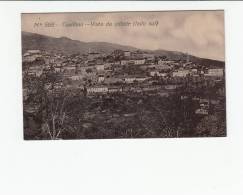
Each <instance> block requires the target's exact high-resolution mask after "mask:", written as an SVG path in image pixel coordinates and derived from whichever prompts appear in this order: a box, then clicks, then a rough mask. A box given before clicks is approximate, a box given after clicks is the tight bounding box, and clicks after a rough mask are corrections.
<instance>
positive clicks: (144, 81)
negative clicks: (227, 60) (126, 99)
mask: <svg viewBox="0 0 243 195" xmlns="http://www.w3.org/2000/svg"><path fill="white" fill-rule="evenodd" d="M47 73H55V74H56V75H58V76H59V77H60V78H61V80H62V81H61V83H62V84H61V85H60V84H59V85H58V86H56V87H57V88H62V87H64V86H65V85H64V81H65V80H67V81H69V82H65V83H69V84H68V85H67V84H66V86H65V87H67V86H72V85H73V86H79V87H80V86H82V87H83V88H84V87H85V88H86V89H87V93H88V94H89V93H107V92H117V91H119V90H120V89H121V86H124V85H127V86H129V85H133V84H139V85H140V86H142V85H150V87H151V88H152V84H151V83H152V82H151V81H156V80H158V79H160V78H161V79H165V80H166V79H168V80H176V79H178V78H179V79H180V78H181V79H183V78H187V77H189V76H190V77H195V78H196V77H207V78H217V79H220V78H221V79H222V78H223V76H224V69H223V68H217V69H216V68H215V69H207V68H205V67H203V66H202V65H199V64H195V63H193V62H190V60H188V59H187V60H185V61H178V60H177V61H175V60H168V59H166V58H165V57H164V56H159V55H154V54H152V53H148V52H144V51H139V50H138V51H122V50H115V51H113V52H112V53H110V54H109V55H107V54H103V53H98V52H90V51H89V52H87V53H86V54H72V55H64V54H61V53H50V52H46V51H40V50H28V51H26V52H25V53H24V54H23V74H24V76H27V77H28V76H30V77H41V76H42V75H44V74H47ZM70 83H71V84H70ZM77 83H78V84H77ZM117 86H119V87H117Z"/></svg>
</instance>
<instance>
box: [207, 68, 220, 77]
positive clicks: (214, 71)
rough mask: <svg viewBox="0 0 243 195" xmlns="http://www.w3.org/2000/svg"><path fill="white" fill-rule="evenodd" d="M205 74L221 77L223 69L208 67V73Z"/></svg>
mask: <svg viewBox="0 0 243 195" xmlns="http://www.w3.org/2000/svg"><path fill="white" fill-rule="evenodd" d="M205 76H215V77H222V76H224V70H223V69H222V68H214V69H208V74H205Z"/></svg>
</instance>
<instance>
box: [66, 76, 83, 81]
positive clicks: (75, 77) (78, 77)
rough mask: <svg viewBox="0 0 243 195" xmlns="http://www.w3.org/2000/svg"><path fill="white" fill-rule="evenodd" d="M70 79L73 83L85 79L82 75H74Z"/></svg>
mask: <svg viewBox="0 0 243 195" xmlns="http://www.w3.org/2000/svg"><path fill="white" fill-rule="evenodd" d="M69 78H70V79H71V80H73V81H79V80H82V79H83V76H81V75H73V76H70V77H69Z"/></svg>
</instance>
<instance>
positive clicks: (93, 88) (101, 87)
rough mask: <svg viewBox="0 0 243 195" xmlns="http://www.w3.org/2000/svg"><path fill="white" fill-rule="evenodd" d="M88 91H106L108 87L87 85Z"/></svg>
mask: <svg viewBox="0 0 243 195" xmlns="http://www.w3.org/2000/svg"><path fill="white" fill-rule="evenodd" d="M87 92H88V93H107V92H108V87H105V86H99V87H89V88H88V89H87Z"/></svg>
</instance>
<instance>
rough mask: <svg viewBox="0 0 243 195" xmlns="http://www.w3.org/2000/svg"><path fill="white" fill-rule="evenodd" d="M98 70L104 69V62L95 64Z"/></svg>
mask: <svg viewBox="0 0 243 195" xmlns="http://www.w3.org/2000/svg"><path fill="white" fill-rule="evenodd" d="M95 67H96V70H97V71H104V70H105V65H104V64H98V65H96V66H95Z"/></svg>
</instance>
